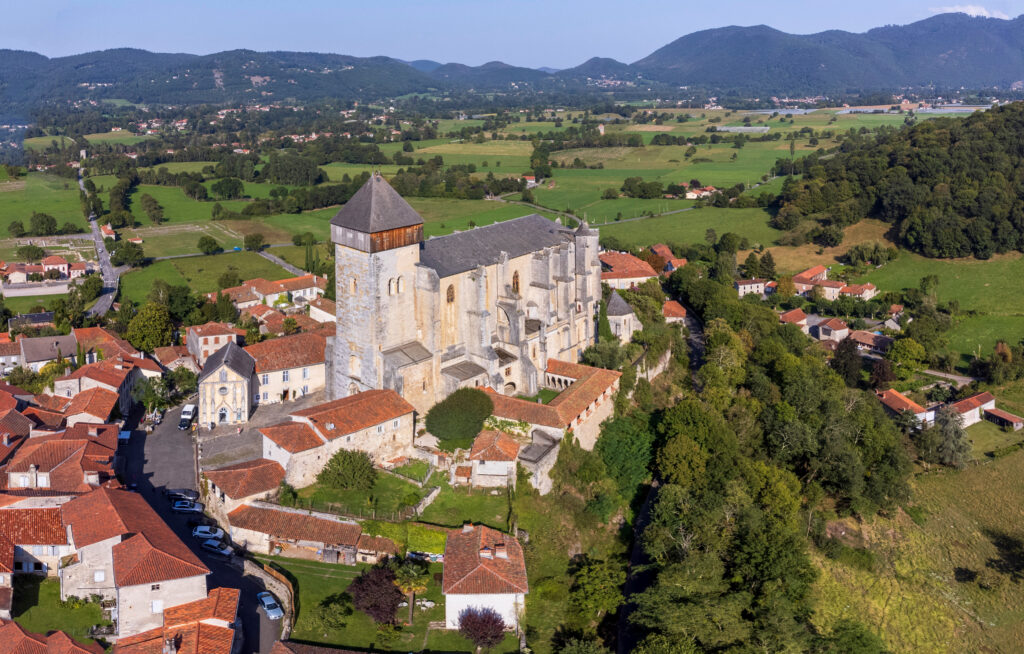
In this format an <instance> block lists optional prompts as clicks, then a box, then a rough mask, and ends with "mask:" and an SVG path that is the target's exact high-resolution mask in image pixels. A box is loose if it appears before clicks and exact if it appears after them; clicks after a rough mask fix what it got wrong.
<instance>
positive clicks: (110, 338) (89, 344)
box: [71, 327, 142, 364]
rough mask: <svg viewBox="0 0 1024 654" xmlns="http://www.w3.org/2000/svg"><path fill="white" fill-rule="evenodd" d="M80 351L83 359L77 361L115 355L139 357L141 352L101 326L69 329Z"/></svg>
mask: <svg viewBox="0 0 1024 654" xmlns="http://www.w3.org/2000/svg"><path fill="white" fill-rule="evenodd" d="M71 333H72V334H74V335H75V340H76V341H77V342H78V348H79V350H80V351H81V352H82V354H83V355H84V356H83V359H84V360H83V361H80V362H79V363H81V364H85V363H96V362H97V361H100V360H102V359H112V358H114V357H116V356H125V357H133V358H141V357H142V354H141V353H140V352H139V351H138V350H136V349H135V348H134V347H132V344H131V343H129V342H128V341H126V340H124V339H123V338H121V337H119V336H117V335H116V334H114V333H113V332H111V331H109V330H107V329H104V328H103V327H79V328H77V329H73V330H71Z"/></svg>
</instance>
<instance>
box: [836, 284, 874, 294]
mask: <svg viewBox="0 0 1024 654" xmlns="http://www.w3.org/2000/svg"><path fill="white" fill-rule="evenodd" d="M873 290H875V285H874V284H871V283H868V284H850V285H849V286H843V287H842V288H841V289H839V292H840V293H842V294H843V295H853V296H857V297H860V296H861V295H864V293H865V292H867V291H873Z"/></svg>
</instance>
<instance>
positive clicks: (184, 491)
mask: <svg viewBox="0 0 1024 654" xmlns="http://www.w3.org/2000/svg"><path fill="white" fill-rule="evenodd" d="M164 493H166V495H167V497H168V498H170V499H172V500H189V501H191V502H195V501H196V500H198V499H199V493H197V492H196V491H194V490H192V489H191V488H168V489H167V490H165V491H164Z"/></svg>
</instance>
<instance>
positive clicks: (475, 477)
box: [468, 429, 519, 488]
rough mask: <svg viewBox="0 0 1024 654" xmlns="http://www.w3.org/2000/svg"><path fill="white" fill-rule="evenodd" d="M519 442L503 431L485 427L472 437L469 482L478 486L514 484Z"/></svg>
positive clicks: (512, 485)
mask: <svg viewBox="0 0 1024 654" xmlns="http://www.w3.org/2000/svg"><path fill="white" fill-rule="evenodd" d="M518 457H519V443H517V442H516V440H515V439H514V438H512V437H511V436H509V435H508V434H506V433H505V432H501V431H495V430H493V429H485V430H484V431H482V432H480V433H479V434H478V435H477V437H476V438H475V439H473V447H472V448H471V449H470V452H469V461H470V466H471V470H470V476H469V482H468V483H469V484H470V485H472V486H480V487H494V486H497V487H505V486H511V487H513V488H515V485H516V459H517V458H518Z"/></svg>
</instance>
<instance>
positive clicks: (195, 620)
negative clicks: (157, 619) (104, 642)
mask: <svg viewBox="0 0 1024 654" xmlns="http://www.w3.org/2000/svg"><path fill="white" fill-rule="evenodd" d="M240 596H241V591H239V590H238V589H237V588H214V589H213V590H211V591H210V593H209V595H207V596H206V597H205V598H203V599H199V600H196V601H194V602H188V603H187V604H181V605H178V606H172V607H168V608H166V609H165V610H164V623H163V625H162V626H160V627H156V628H154V629H150V630H148V631H143V632H142V633H139V634H135V635H133V636H128V637H126V638H120V639H118V641H117V643H115V644H114V649H113V654H171V652H169V651H168V650H169V648H173V652H175V653H176V654H191V653H192V652H195V653H196V654H232V653H233V652H235V651H237V648H238V646H240V645H241V642H240V641H241V638H240V636H241V633H242V631H241V623H240V621H239V619H238V601H239V599H240Z"/></svg>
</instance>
